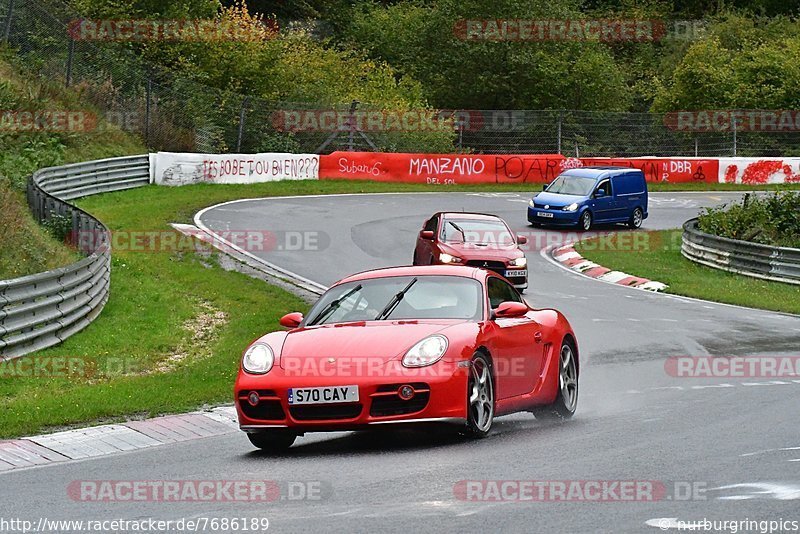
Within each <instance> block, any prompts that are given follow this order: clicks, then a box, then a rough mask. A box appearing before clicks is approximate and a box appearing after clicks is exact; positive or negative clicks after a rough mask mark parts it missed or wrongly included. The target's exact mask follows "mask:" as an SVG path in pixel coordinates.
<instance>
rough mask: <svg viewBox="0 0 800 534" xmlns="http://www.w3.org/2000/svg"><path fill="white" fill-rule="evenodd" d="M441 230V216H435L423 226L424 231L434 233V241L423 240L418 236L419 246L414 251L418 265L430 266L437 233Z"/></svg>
mask: <svg viewBox="0 0 800 534" xmlns="http://www.w3.org/2000/svg"><path fill="white" fill-rule="evenodd" d="M438 229H439V214H436V215H434V216H433V217H431V218H430V219H428V220H427V221H425V224H424V225H422V231H430V232H433V239H423V238H422V237H420V236H419V234H418V235H417V246H416V248H415V249H414V260H415V261H416V264H417V265H430V263H431V257H432V256H433V246H434V241H435V240H436V231H437V230H438Z"/></svg>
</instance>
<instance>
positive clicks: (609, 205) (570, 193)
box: [528, 167, 647, 230]
mask: <svg viewBox="0 0 800 534" xmlns="http://www.w3.org/2000/svg"><path fill="white" fill-rule="evenodd" d="M646 218H647V181H646V180H645V178H644V173H643V172H642V171H640V170H638V169H631V168H630V167H581V168H578V169H570V170H568V171H564V172H563V173H561V174H560V175H559V176H558V177H557V178H556V179H555V180H553V181H552V182H551V183H550V184H549V185H546V186H545V187H544V190H543V191H542V192H541V193H538V194H537V195H535V196H534V197H533V198H532V199H531V201H530V202H529V203H528V222H529V223H531V224H532V225H534V226H537V225H566V226H577V227H578V228H580V229H582V230H589V229H590V228H591V227H592V225H593V224H595V223H627V224H628V226H630V227H631V228H639V227H640V226H641V225H642V221H643V220H645V219H646Z"/></svg>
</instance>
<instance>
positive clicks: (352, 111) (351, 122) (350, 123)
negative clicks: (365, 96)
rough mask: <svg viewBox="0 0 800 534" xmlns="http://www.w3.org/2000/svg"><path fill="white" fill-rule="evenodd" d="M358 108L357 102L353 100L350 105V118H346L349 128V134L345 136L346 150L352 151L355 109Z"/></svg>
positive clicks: (354, 131)
mask: <svg viewBox="0 0 800 534" xmlns="http://www.w3.org/2000/svg"><path fill="white" fill-rule="evenodd" d="M357 107H358V100H353V102H351V103H350V116H349V117H348V118H347V125H348V126H349V127H350V132H349V133H348V134H347V150H348V152H352V151H353V138H354V137H355V133H356V108H357Z"/></svg>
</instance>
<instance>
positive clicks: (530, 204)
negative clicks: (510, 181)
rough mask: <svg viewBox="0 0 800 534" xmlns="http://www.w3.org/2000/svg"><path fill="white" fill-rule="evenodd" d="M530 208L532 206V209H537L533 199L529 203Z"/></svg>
mask: <svg viewBox="0 0 800 534" xmlns="http://www.w3.org/2000/svg"><path fill="white" fill-rule="evenodd" d="M528 206H530V207H532V208H535V207H536V204H534V203H533V199H531V200H530V201H529V202H528Z"/></svg>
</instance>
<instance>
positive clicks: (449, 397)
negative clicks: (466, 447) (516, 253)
mask: <svg viewBox="0 0 800 534" xmlns="http://www.w3.org/2000/svg"><path fill="white" fill-rule="evenodd" d="M280 323H281V324H282V325H283V326H285V327H287V328H288V331H280V332H272V333H269V334H266V335H265V336H263V337H261V338H259V339H257V340H256V341H254V342H253V343H252V344H250V346H249V347H248V348H247V350H245V352H244V355H243V357H242V361H241V368H240V371H239V375H238V378H237V380H236V385H235V397H236V410H237V412H238V417H239V426H240V428H241V429H242V430H244V431H245V432H246V433H247V435H248V437H249V438H250V441H251V442H252V443H253V445H255V446H256V447H258V448H261V449H265V450H273V451H277V450H281V449H285V448H288V447H290V446H291V445H292V443H294V440H295V438H296V437H297V436H298V435H301V434H303V433H305V432H318V431H338V430H359V429H364V428H371V427H374V426H376V425H382V424H389V423H408V424H418V423H424V422H440V423H444V422H449V423H455V424H458V425H460V426H461V427H462V429H463V431H464V432H465V433H466V434H468V435H471V436H474V437H483V436H486V435H487V434H488V433H489V431H490V430H491V428H492V422H493V420H494V418H495V417H496V416H501V415H505V414H510V413H514V412H521V411H530V412H533V413H534V414H536V415H537V417H538V416H543V417H555V418H562V419H565V418H569V417H572V415H573V413H575V408H576V406H577V401H578V372H579V360H578V345H577V341H576V338H575V334H574V332H573V331H572V328H571V327H570V324H569V322H568V321H567V319H566V318H565V317H564V316H563V315H562V314H561V313H560V312H558V311H556V310H552V309H542V310H533V309H531V308H529V307H528V305H527V304H526V303H525V301H524V300H523V299H522V297H521V296H520V294H519V293H518V292H517V291H516V290H515V289H514V287H513V286H512V285H511V284H509V283H508V281H507V280H506V279H504V278H503V277H501V276H498V275H497V274H496V273H494V272H491V271H488V270H485V269H480V268H475V267H466V266H443V265H435V266H422V267H393V268H388V269H379V270H374V271H367V272H363V273H360V274H356V275H353V276H350V277H348V278H345V279H344V280H341V281H340V282H338V283H336V284H334V285H333V287H331V288H330V289H328V291H326V292H325V294H323V295H322V297H320V299H319V300H318V301H317V303H316V304H314V306H313V307H312V308H311V310H310V311H309V313H308V316H307V317H303V316H302V315H301V314H300V313H290V314H288V315H285V316H284V317H283V318H281V321H280Z"/></svg>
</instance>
